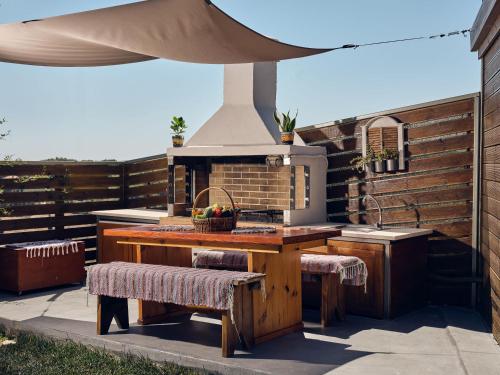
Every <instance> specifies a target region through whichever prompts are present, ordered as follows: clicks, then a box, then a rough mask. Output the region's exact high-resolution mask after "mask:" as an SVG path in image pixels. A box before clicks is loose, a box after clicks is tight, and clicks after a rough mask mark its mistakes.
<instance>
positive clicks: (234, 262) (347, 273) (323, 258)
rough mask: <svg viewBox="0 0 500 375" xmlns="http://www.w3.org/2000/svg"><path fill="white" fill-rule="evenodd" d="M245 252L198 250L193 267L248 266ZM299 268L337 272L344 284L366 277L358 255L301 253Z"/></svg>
mask: <svg viewBox="0 0 500 375" xmlns="http://www.w3.org/2000/svg"><path fill="white" fill-rule="evenodd" d="M247 264H248V259H247V253H245V252H239V251H210V250H204V251H200V252H199V253H198V255H197V256H196V259H195V261H194V266H195V267H217V268H228V269H235V270H245V269H247V268H248V265H247ZM301 269H302V272H304V273H317V274H326V273H338V274H339V275H340V282H342V283H343V284H346V285H357V286H361V285H365V284H366V279H367V277H368V270H367V268H366V264H365V263H364V262H363V261H362V260H361V259H359V258H358V257H353V256H343V255H322V254H302V257H301Z"/></svg>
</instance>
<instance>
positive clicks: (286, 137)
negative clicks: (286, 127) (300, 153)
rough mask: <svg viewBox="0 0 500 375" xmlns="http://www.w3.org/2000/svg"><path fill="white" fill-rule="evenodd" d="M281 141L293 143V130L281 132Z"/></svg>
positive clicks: (286, 143)
mask: <svg viewBox="0 0 500 375" xmlns="http://www.w3.org/2000/svg"><path fill="white" fill-rule="evenodd" d="M281 143H283V144H285V145H292V144H293V132H286V133H285V132H284V133H281Z"/></svg>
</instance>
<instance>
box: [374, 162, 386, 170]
mask: <svg viewBox="0 0 500 375" xmlns="http://www.w3.org/2000/svg"><path fill="white" fill-rule="evenodd" d="M385 162H386V161H385V160H375V172H376V173H384V172H385Z"/></svg>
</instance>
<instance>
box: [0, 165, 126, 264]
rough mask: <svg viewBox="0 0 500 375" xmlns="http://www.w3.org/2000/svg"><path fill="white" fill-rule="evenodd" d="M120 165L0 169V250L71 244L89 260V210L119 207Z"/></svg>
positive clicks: (121, 194)
mask: <svg viewBox="0 0 500 375" xmlns="http://www.w3.org/2000/svg"><path fill="white" fill-rule="evenodd" d="M122 181H123V167H122V165H121V164H120V163H66V162H13V163H3V164H1V165H0V187H1V188H2V189H3V192H2V194H0V199H1V200H2V202H1V207H3V209H4V212H3V214H2V216H1V218H0V244H9V243H16V242H28V241H44V240H50V239H62V238H72V239H79V240H83V241H85V247H86V249H87V254H86V255H87V260H88V261H93V260H94V259H95V247H96V226H95V224H96V218H95V216H93V215H89V212H90V211H93V210H107V209H116V208H121V207H123V205H124V191H123V183H122Z"/></svg>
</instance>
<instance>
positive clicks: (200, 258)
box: [194, 250, 366, 327]
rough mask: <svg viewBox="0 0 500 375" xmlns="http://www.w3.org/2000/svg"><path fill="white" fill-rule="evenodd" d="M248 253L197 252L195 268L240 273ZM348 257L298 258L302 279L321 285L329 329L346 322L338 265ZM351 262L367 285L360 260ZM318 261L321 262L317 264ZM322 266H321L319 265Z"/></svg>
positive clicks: (325, 323) (322, 309)
mask: <svg viewBox="0 0 500 375" xmlns="http://www.w3.org/2000/svg"><path fill="white" fill-rule="evenodd" d="M246 257H247V254H246V253H243V252H231V251H213V250H203V251H200V252H198V254H197V257H196V259H195V261H194V266H195V267H202V268H203V267H205V268H210V269H236V270H243V269H245V268H246V267H247V258H246ZM346 258H347V257H343V256H338V255H320V258H318V257H317V255H315V254H303V255H302V257H301V268H302V278H303V280H307V279H309V280H311V281H314V282H320V283H321V307H320V312H321V325H322V326H323V327H326V326H329V325H330V324H331V323H332V321H333V320H334V318H337V319H338V320H340V321H342V320H344V319H345V313H346V302H345V293H344V286H343V283H342V281H343V280H341V275H340V272H342V271H341V267H340V264H341V263H342V262H345V260H346ZM350 258H351V259H350V261H351V262H353V263H356V262H358V264H359V265H360V267H361V268H363V269H364V272H365V273H364V275H365V277H364V281H363V283H361V284H359V285H364V283H366V266H365V265H364V263H363V261H361V259H359V258H354V257H350ZM318 259H319V260H320V262H318ZM318 263H321V264H318Z"/></svg>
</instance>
